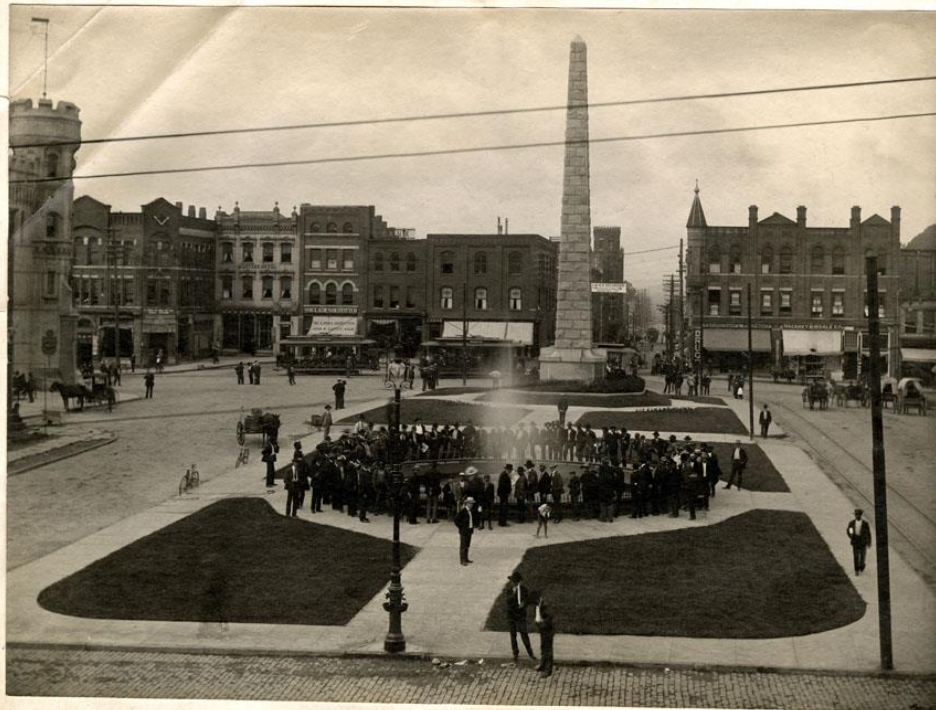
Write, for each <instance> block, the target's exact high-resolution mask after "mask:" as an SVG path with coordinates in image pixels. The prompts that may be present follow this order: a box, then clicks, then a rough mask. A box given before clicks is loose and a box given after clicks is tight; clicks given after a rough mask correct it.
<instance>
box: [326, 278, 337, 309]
mask: <svg viewBox="0 0 936 710" xmlns="http://www.w3.org/2000/svg"><path fill="white" fill-rule="evenodd" d="M337 304H338V284H336V283H334V282H332V283H329V284H326V285H325V305H326V306H335V305H337Z"/></svg>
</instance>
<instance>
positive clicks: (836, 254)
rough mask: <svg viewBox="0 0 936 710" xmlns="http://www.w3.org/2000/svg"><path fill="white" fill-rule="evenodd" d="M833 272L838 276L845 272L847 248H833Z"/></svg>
mask: <svg viewBox="0 0 936 710" xmlns="http://www.w3.org/2000/svg"><path fill="white" fill-rule="evenodd" d="M832 273H833V274H835V275H836V276H841V275H842V274H844V273H845V250H844V249H842V247H840V246H836V247H835V248H834V249H832Z"/></svg>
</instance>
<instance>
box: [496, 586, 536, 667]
mask: <svg viewBox="0 0 936 710" xmlns="http://www.w3.org/2000/svg"><path fill="white" fill-rule="evenodd" d="M507 579H508V580H510V582H511V585H510V586H509V587H507V590H506V591H505V592H504V593H505V594H506V595H507V621H508V622H509V624H510V650H511V651H513V659H514V663H516V662H517V659H518V658H519V656H520V649H519V648H518V646H517V634H520V639H521V640H522V641H523V647H524V648H525V649H526V652H527V654H528V655H529V656H530V658H532V659H533V660H534V661H535V660H536V656H535V655H534V653H533V646H531V645H530V633H529V630H528V629H527V607H528V606H529V605H530V603H531V601H532V598H531V593H530V590H529V589H528V588H527V586H526V585H525V584H524V583H523V575H522V574H520V573H519V572H516V571H514V572H511V574H510V576H509V577H508V578H507Z"/></svg>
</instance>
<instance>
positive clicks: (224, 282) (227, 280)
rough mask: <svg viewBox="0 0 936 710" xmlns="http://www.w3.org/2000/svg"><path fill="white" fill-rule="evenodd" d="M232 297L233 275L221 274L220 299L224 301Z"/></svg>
mask: <svg viewBox="0 0 936 710" xmlns="http://www.w3.org/2000/svg"><path fill="white" fill-rule="evenodd" d="M232 298H234V277H233V276H222V277H221V299H222V300H224V301H229V300H231V299H232Z"/></svg>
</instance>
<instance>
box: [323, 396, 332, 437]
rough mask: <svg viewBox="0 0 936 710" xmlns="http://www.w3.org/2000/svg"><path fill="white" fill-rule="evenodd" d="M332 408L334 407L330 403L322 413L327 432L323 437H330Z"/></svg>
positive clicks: (324, 427) (324, 428) (324, 429)
mask: <svg viewBox="0 0 936 710" xmlns="http://www.w3.org/2000/svg"><path fill="white" fill-rule="evenodd" d="M331 409H332V408H331V405H330V404H326V405H325V413H324V414H323V415H322V429H323V431H324V432H325V434H324V435H323V437H322V438H323V439H328V434H329V432H330V431H331V425H332V413H331Z"/></svg>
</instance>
